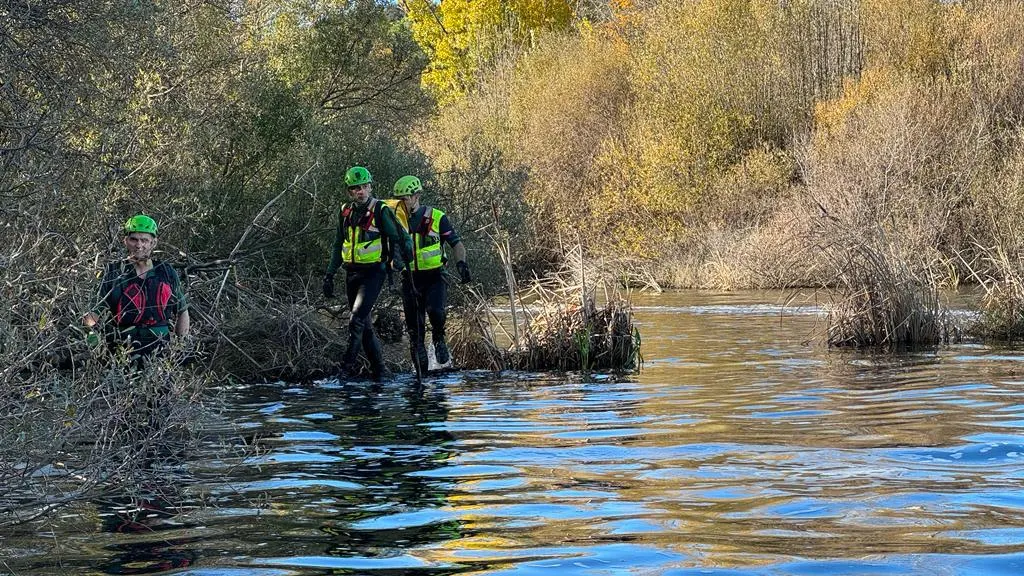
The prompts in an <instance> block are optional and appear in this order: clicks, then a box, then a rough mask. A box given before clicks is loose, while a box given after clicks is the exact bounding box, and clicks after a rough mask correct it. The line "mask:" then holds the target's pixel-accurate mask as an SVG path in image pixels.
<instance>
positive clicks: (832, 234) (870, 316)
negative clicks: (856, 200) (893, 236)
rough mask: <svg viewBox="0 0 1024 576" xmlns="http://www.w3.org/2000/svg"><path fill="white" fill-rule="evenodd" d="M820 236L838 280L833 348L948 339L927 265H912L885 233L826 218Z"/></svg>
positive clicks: (830, 334) (831, 314) (831, 324)
mask: <svg viewBox="0 0 1024 576" xmlns="http://www.w3.org/2000/svg"><path fill="white" fill-rule="evenodd" d="M818 231H819V233H820V236H819V239H820V244H819V246H818V248H819V250H820V251H821V252H822V253H823V254H824V256H825V260H826V261H827V262H828V263H829V264H830V265H831V266H832V270H831V271H832V276H833V278H834V286H833V288H834V292H832V293H831V294H830V295H829V301H830V303H829V306H828V319H827V326H828V328H827V340H828V344H829V345H830V346H837V347H852V348H885V349H893V348H902V347H914V346H929V345H935V344H938V343H940V342H942V341H945V340H947V339H948V334H949V330H948V326H947V322H946V313H945V310H944V308H943V306H942V304H941V302H940V299H939V293H938V283H937V282H936V281H935V280H934V279H933V278H932V277H931V276H930V275H929V274H928V273H927V271H926V270H927V267H926V266H924V265H923V264H922V263H914V262H911V261H910V260H909V259H908V257H907V256H906V255H904V254H902V253H901V252H900V251H899V249H898V247H897V246H895V245H893V244H891V243H889V242H888V241H887V239H886V236H885V233H884V232H883V231H882V230H881V229H877V228H876V229H873V230H850V229H847V228H844V227H843V226H842V225H841V223H839V222H838V221H837V220H835V219H832V218H829V217H828V216H824V217H822V219H821V222H820V226H819V228H818Z"/></svg>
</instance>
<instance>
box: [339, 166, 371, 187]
mask: <svg viewBox="0 0 1024 576" xmlns="http://www.w3.org/2000/svg"><path fill="white" fill-rule="evenodd" d="M370 182H373V176H370V171H369V170H367V169H366V168H363V167H362V166H353V167H351V168H349V169H348V172H345V185H346V186H361V185H363V184H369V183H370Z"/></svg>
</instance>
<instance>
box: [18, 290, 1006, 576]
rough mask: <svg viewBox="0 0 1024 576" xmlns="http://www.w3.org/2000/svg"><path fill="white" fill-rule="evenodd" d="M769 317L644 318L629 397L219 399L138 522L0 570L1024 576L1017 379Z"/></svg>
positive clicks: (592, 382)
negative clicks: (219, 411)
mask: <svg viewBox="0 0 1024 576" xmlns="http://www.w3.org/2000/svg"><path fill="white" fill-rule="evenodd" d="M779 302H781V296H780V295H778V294H749V293H748V294H722V295H715V294H706V293H704V294H693V293H685V294H668V295H661V296H650V297H639V298H637V314H638V324H639V328H640V330H641V332H642V334H643V354H644V358H645V361H646V365H645V370H644V372H643V373H642V374H640V375H637V376H631V377H628V378H614V377H609V376H605V375H594V376H584V375H569V376H559V375H544V374H513V373H509V374H501V375H497V376H495V375H492V374H486V373H477V372H472V373H463V374H453V375H448V376H445V377H442V378H439V379H436V380H434V381H431V382H429V383H428V384H427V385H426V386H425V387H424V388H423V389H420V390H418V389H416V388H415V387H414V386H413V383H412V381H411V379H409V378H404V379H400V380H398V381H396V382H392V383H388V384H385V385H383V386H378V387H372V386H370V385H368V384H344V385H340V384H338V383H336V382H322V383H320V384H318V385H317V386H314V387H296V386H290V385H287V384H282V383H278V384H269V385H253V386H244V387H237V388H233V389H230V390H227V391H226V395H227V397H228V399H229V410H228V413H227V414H225V416H226V419H227V420H229V421H232V422H233V423H234V425H233V426H228V425H225V426H224V427H223V430H222V431H221V432H222V434H221V436H220V437H217V435H216V434H214V435H211V438H210V439H209V447H210V449H209V451H205V450H200V451H199V452H198V453H195V454H191V455H190V456H189V459H188V460H187V462H184V463H181V464H180V465H179V466H177V467H174V468H173V469H170V470H169V471H168V474H167V479H168V481H167V484H168V486H165V487H159V488H160V489H159V490H157V489H155V490H154V497H153V499H152V501H144V502H141V503H140V502H117V501H113V500H112V501H109V502H101V503H94V504H93V505H91V506H89V507H87V508H86V509H78V510H75V511H72V512H74V513H73V514H67V515H64V516H63V517H60V518H56V519H53V520H51V521H48V522H46V523H40V524H37V525H33V526H30V527H26V528H25V529H24V530H22V531H20V532H19V533H17V534H8V535H5V536H4V537H3V539H0V554H2V557H3V558H4V563H0V571H2V570H3V569H4V568H7V569H8V570H10V571H11V572H12V573H15V574H53V573H68V574H85V573H95V574H102V573H107V574H164V573H166V574H171V573H173V574H206V575H235V574H239V575H240V574H256V575H268V576H269V575H274V576H277V575H307V574H309V575H312V574H382V575H384V574H386V575H396V574H424V575H427V574H510V575H512V574H515V575H528V574H541V573H543V574H579V575H607V574H645V575H647V574H666V575H673V576H676V575H684V574H716V575H725V574H737V575H750V574H765V575H768V574H770V575H779V574H793V575H804V574H850V575H853V574H857V575H860V574H954V575H959V574H985V575H989V574H1021V573H1024V491H1022V490H1021V486H1022V480H1024V437H1022V434H1021V431H1022V428H1024V403H1022V399H1024V377H1022V374H1024V354H1018V353H1016V352H1013V351H1007V350H999V351H996V350H991V349H988V348H985V347H980V346H959V347H952V348H944V349H942V350H939V351H931V352H922V353H913V354H907V355H903V356H899V357H895V358H894V357H888V356H872V355H864V354H855V353H849V352H843V353H838V352H831V353H829V352H827V351H825V350H823V349H821V348H820V347H819V346H816V345H815V344H814V343H813V340H814V337H815V335H816V334H817V333H818V332H820V330H821V328H822V326H821V325H820V322H821V319H820V316H819V314H818V309H817V308H816V307H815V306H814V305H813V303H812V304H802V305H799V306H787V307H782V306H780V305H779ZM239 434H243V435H244V436H245V438H244V440H245V441H253V442H255V443H256V445H257V446H258V447H259V450H258V451H257V452H255V453H252V452H247V453H246V455H245V456H239V457H237V458H226V457H225V456H224V454H225V451H224V450H223V448H222V447H219V444H220V443H223V442H225V441H228V442H233V443H237V444H239V445H240V444H241V443H242V442H243V439H239V438H238V435H239ZM215 447H216V448H215Z"/></svg>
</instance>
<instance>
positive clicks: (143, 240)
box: [124, 232, 156, 262]
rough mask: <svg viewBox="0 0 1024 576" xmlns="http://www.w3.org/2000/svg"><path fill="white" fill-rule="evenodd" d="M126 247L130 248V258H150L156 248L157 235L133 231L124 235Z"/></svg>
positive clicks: (143, 259) (140, 259)
mask: <svg viewBox="0 0 1024 576" xmlns="http://www.w3.org/2000/svg"><path fill="white" fill-rule="evenodd" d="M124 247H125V248H126V249H127V250H128V258H129V259H130V260H134V261H136V262H142V261H145V260H149V259H150V258H151V257H152V256H153V249H154V248H156V236H153V235H152V234H147V233H145V232H132V233H131V234H129V235H127V236H125V237H124Z"/></svg>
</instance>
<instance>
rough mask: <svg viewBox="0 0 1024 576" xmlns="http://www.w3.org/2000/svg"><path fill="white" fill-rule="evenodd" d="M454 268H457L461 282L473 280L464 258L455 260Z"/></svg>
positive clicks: (465, 282) (467, 282) (466, 282)
mask: <svg viewBox="0 0 1024 576" xmlns="http://www.w3.org/2000/svg"><path fill="white" fill-rule="evenodd" d="M455 268H457V269H458V270H459V280H460V281H461V282H462V283H463V284H469V283H470V282H472V281H473V277H472V276H470V275H469V264H466V261H465V260H459V261H458V262H456V263H455Z"/></svg>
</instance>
